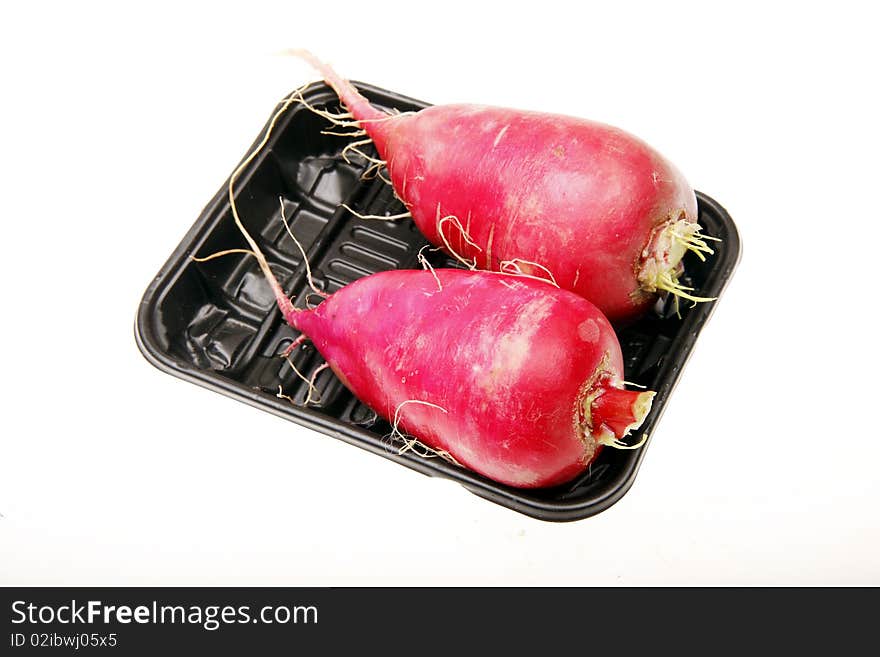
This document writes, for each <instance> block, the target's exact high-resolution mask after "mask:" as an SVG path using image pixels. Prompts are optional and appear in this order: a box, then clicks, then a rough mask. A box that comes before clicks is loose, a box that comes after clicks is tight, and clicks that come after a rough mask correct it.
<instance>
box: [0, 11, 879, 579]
mask: <svg viewBox="0 0 880 657" xmlns="http://www.w3.org/2000/svg"><path fill="white" fill-rule="evenodd" d="M580 4H581V3H573V2H564V3H563V2H549V1H546V0H545V1H543V2H527V3H521V4H520V3H510V2H506V3H497V4H490V3H485V4H484V3H476V2H463V3H458V2H450V1H444V2H436V3H433V4H432V5H427V4H424V3H417V2H406V3H402V2H401V3H396V2H391V1H389V0H382V1H381V2H373V3H371V2H363V1H361V2H356V3H355V2H352V3H345V2H341V1H340V0H335V1H334V2H297V1H295V0H286V1H285V2H279V3H261V2H240V1H239V2H233V3H223V4H218V3H206V4H205V5H203V6H199V5H187V4H184V3H180V2H178V3H174V4H172V5H169V6H167V7H164V6H161V5H159V4H155V3H149V4H144V6H143V7H140V8H139V7H137V6H130V7H123V6H122V5H121V4H120V5H119V6H117V5H115V4H112V5H111V4H108V5H106V6H100V5H93V4H91V3H76V4H73V3H70V4H67V3H66V4H65V5H61V4H60V3H59V4H58V5H44V4H42V3H28V4H27V7H28V8H27V9H23V7H24V6H25V5H24V4H23V3H17V4H15V5H8V6H7V7H6V8H5V9H4V10H3V14H4V15H3V16H2V20H0V31H2V35H0V49H2V50H0V55H2V70H3V76H2V92H3V100H2V101H0V117H2V120H0V135H2V143H0V189H2V198H0V213H2V235H3V240H2V241H3V249H2V258H0V263H2V264H0V266H2V281H3V288H2V297H0V298H2V310H0V312H2V315H3V320H2V323H0V330H2V343H0V344H2V347H3V352H2V360H0V363H2V365H0V373H2V387H3V402H2V415H0V422H2V437H0V513H2V518H0V583H4V584H83V585H103V584H257V585H343V584H349V585H362V584H380V585H385V584H441V585H445V584H480V585H483V584H503V585H506V584H564V585H575V584H576V585H599V584H603V585H655V584H673V585H708V584H734V585H740V584H742V585H754V584H774V585H775V584H779V585H782V584H795V585H800V584H855V585H857V584H874V585H877V584H880V556H878V555H880V518H878V516H880V513H878V505H880V484H878V475H877V463H878V462H880V436H878V430H877V425H876V423H875V421H874V418H875V417H876V407H877V401H876V396H877V395H876V390H877V384H876V377H877V375H878V367H877V366H878V358H877V353H876V345H877V323H876V321H874V317H875V316H876V313H875V312H874V308H875V306H876V301H877V281H878V276H877V266H876V264H875V258H876V253H877V245H878V237H880V233H878V227H877V226H878V219H880V216H878V201H877V199H878V191H877V190H878V180H877V177H878V171H880V168H878V160H877V154H878V151H880V139H878V127H877V121H878V116H880V104H878V102H877V98H876V95H875V94H876V89H877V63H878V61H880V51H878V47H877V45H876V29H875V28H876V23H875V22H874V21H872V20H870V18H869V15H868V14H867V13H866V11H863V10H861V9H859V8H858V7H859V6H860V5H859V3H851V4H850V3H846V2H835V3H816V4H815V5H813V4H812V3H791V4H790V5H788V4H783V3H775V4H774V3H768V2H761V3H755V4H748V3H735V4H731V6H730V7H729V8H728V9H718V8H715V7H714V3H712V4H711V6H712V7H713V8H709V7H710V3H692V4H683V3H678V2H662V3H644V4H641V3H639V4H636V3H627V2H614V3H609V2H602V3H598V4H596V5H588V4H584V6H583V7H579V5H580ZM13 6H14V7H15V8H10V7H13ZM25 12H26V13H25ZM299 46H304V47H309V48H311V49H312V50H314V51H315V52H316V53H318V54H319V55H320V56H321V57H323V58H324V59H326V60H328V61H330V62H331V63H332V64H333V65H335V66H336V68H337V69H338V70H339V71H340V72H341V73H342V74H343V75H346V76H348V77H351V78H354V79H359V80H362V81H367V82H371V83H374V84H376V85H378V86H381V87H385V88H387V89H391V90H394V91H398V92H401V93H404V94H406V95H410V96H413V97H416V98H421V99H424V100H426V101H430V102H434V103H443V102H453V101H470V102H481V103H490V104H497V105H508V106H516V107H521V108H530V109H542V110H549V111H556V112H564V113H568V114H574V115H579V116H584V117H589V118H594V119H599V120H603V121H606V122H609V123H613V124H616V125H619V126H621V127H624V128H626V129H628V130H629V131H631V132H634V133H635V134H637V135H639V136H641V137H643V138H644V139H646V140H647V141H648V142H649V143H651V144H653V145H654V146H655V147H656V148H658V149H659V150H660V151H661V152H663V153H664V154H665V155H667V157H669V158H670V159H671V160H672V161H674V162H676V163H677V164H678V166H679V167H680V168H681V169H682V170H683V171H684V172H685V173H686V175H687V176H688V177H689V179H690V180H691V182H692V183H693V185H694V186H695V187H696V188H697V189H700V190H702V191H704V192H706V193H708V194H709V195H711V196H713V197H715V198H716V199H717V200H719V201H720V202H721V203H722V204H723V205H725V206H726V207H727V209H728V210H729V211H730V213H731V215H732V216H733V218H734V220H735V222H736V223H737V225H738V227H739V229H740V231H741V234H742V238H743V242H744V255H743V259H742V262H741V264H740V267H739V269H738V271H737V272H736V274H735V275H734V277H733V279H732V282H731V285H730V287H729V288H728V290H727V292H726V293H725V294H724V296H723V297H722V299H721V301H720V302H719V304H718V307H717V310H716V312H715V315H714V316H713V318H712V321H711V322H710V323H709V325H708V326H707V327H706V329H705V330H704V332H703V333H702V334H701V336H700V339H699V342H698V344H697V347H696V350H695V351H694V353H693V356H692V358H691V361H690V363H689V364H688V366H687V368H686V370H685V372H684V375H683V377H682V379H681V382H680V384H679V385H678V387H677V389H676V390H675V392H674V394H673V396H672V398H671V400H670V402H669V404H668V406H667V410H666V412H665V415H664V417H663V419H662V421H661V422H660V425H659V426H658V428H657V431H656V433H655V434H654V437H653V440H652V443H651V446H650V449H649V451H648V453H647V454H646V458H645V460H644V464H643V467H642V469H641V471H640V473H639V475H638V478H637V480H636V483H635V485H634V487H633V488H632V489H631V490H630V492H629V493H628V494H627V495H626V496H625V497H624V498H623V499H622V500H621V501H620V502H619V503H618V504H616V505H615V506H613V507H612V508H610V509H609V510H607V511H605V512H603V513H601V514H599V515H598V516H595V517H593V518H590V519H586V520H582V521H578V522H575V523H569V524H552V523H544V522H540V521H537V520H532V519H529V518H527V517H525V516H522V515H519V514H517V513H515V512H512V511H510V510H507V509H505V508H502V507H500V506H496V505H494V504H491V503H489V502H486V501H483V500H481V499H479V498H477V497H475V496H474V495H471V494H470V493H468V492H466V491H465V490H464V489H463V488H460V487H459V486H457V485H456V484H453V483H450V482H445V481H442V480H437V479H431V478H428V477H424V476H422V475H419V474H417V473H414V472H411V471H409V470H408V469H406V468H403V467H401V466H399V465H396V464H394V463H392V462H390V461H387V460H385V459H382V458H379V457H377V456H375V455H372V454H369V453H367V452H364V451H362V450H359V449H357V448H355V447H352V446H350V445H347V444H344V443H341V442H337V441H334V440H332V439H330V438H328V437H325V436H324V435H322V434H319V433H316V432H313V431H310V430H306V429H303V428H301V427H299V426H297V425H294V424H292V423H289V422H286V421H284V420H281V419H278V418H276V417H274V416H271V415H269V414H267V413H264V412H261V411H259V410H256V409H254V408H251V407H248V406H246V405H244V404H240V403H237V402H235V401H232V400H230V399H227V398H225V397H223V396H221V395H218V394H217V393H214V392H211V391H208V390H205V389H202V388H199V387H197V386H195V385H192V384H190V383H186V382H183V381H180V380H178V379H175V378H173V377H171V376H169V375H168V374H165V373H163V372H160V371H159V370H157V369H155V368H153V367H152V366H151V365H149V364H148V363H147V361H146V360H144V358H143V357H142V356H141V354H140V353H139V352H138V350H137V348H136V346H135V342H134V338H133V330H132V327H133V321H134V316H135V311H136V309H137V305H138V301H139V299H140V297H141V294H142V293H143V291H144V289H145V288H146V286H147V284H148V282H149V281H150V280H151V278H152V277H153V276H154V275H155V273H156V271H158V269H159V267H160V266H161V265H162V263H163V262H164V261H165V259H166V257H167V256H168V255H169V254H170V252H171V250H172V249H173V248H174V247H175V246H176V245H177V243H178V242H179V241H180V239H181V237H182V236H183V235H184V233H185V232H186V231H187V229H188V228H189V227H190V226H191V225H192V223H193V222H194V221H195V219H196V218H197V216H198V214H199V212H200V210H201V209H202V206H203V205H204V204H205V203H206V202H207V201H208V199H210V198H211V196H212V195H213V194H214V193H215V192H216V191H217V189H218V188H219V187H220V185H221V184H222V183H223V181H224V179H225V178H226V176H227V175H228V174H229V173H230V171H231V170H232V168H233V166H234V165H235V164H236V163H237V162H238V160H239V159H240V157H241V156H242V155H243V154H244V151H245V149H246V148H247V147H248V146H249V145H250V144H251V142H252V140H253V138H254V137H255V136H256V134H257V132H258V131H259V130H260V128H261V127H262V126H263V124H264V122H265V120H266V118H267V117H268V115H269V113H270V112H271V110H272V108H273V107H274V105H275V103H276V101H277V100H278V99H280V98H281V97H282V96H283V95H284V94H285V93H287V92H288V91H290V90H291V89H293V88H295V87H297V86H299V85H300V84H302V83H304V82H307V81H310V80H313V79H315V78H316V76H315V75H314V74H313V73H312V72H311V71H310V70H309V69H308V68H307V67H306V66H305V65H304V64H302V63H300V62H298V61H296V60H292V59H288V58H281V57H276V56H273V54H272V53H273V52H275V51H277V50H279V49H282V48H287V47H299Z"/></svg>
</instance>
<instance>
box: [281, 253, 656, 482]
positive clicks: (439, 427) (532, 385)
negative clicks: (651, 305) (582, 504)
mask: <svg viewBox="0 0 880 657" xmlns="http://www.w3.org/2000/svg"><path fill="white" fill-rule="evenodd" d="M435 275H436V278H435ZM287 303H288V304H289V302H287ZM282 304H283V305H287V304H284V302H282ZM284 317H285V319H286V320H287V322H288V323H289V324H290V325H291V326H292V327H294V328H296V329H297V330H299V331H301V332H303V333H304V334H305V335H307V336H309V338H310V339H311V341H312V343H313V344H314V345H315V347H316V348H317V350H318V351H319V352H320V353H321V355H322V356H323V357H324V358H325V359H326V361H327V363H328V364H329V365H330V368H331V369H332V370H333V372H335V373H336V375H337V376H338V377H339V379H340V380H341V381H342V382H343V383H344V384H345V386H346V387H348V388H349V389H350V390H351V391H352V392H353V393H354V394H355V396H357V397H358V398H359V399H360V400H361V401H363V402H364V403H366V404H367V405H368V406H370V407H371V408H372V409H373V410H375V411H376V412H377V413H379V414H380V415H382V416H383V417H385V418H387V419H389V420H392V421H394V422H395V425H397V426H399V427H400V428H401V429H402V430H404V431H406V432H407V433H409V434H411V435H413V436H415V437H417V438H418V439H419V441H420V442H422V443H424V444H426V445H428V446H429V447H431V448H432V449H434V450H437V451H443V452H448V453H449V454H451V455H452V456H453V457H454V458H455V460H456V461H458V462H459V463H461V464H462V465H464V466H466V467H468V468H470V469H472V470H474V471H476V472H479V473H481V474H483V475H485V476H487V477H489V478H491V479H494V480H495V481H499V482H502V483H505V484H509V485H511V486H518V487H539V486H552V485H555V484H560V483H563V482H565V481H568V480H569V479H571V478H573V477H574V476H576V475H578V474H579V473H581V472H583V471H584V470H585V469H586V467H587V466H588V465H589V463H590V462H592V461H593V459H594V458H595V456H596V454H597V453H598V452H599V449H600V448H601V446H602V445H603V444H617V439H618V438H620V437H623V436H625V435H626V434H627V433H629V431H630V430H632V429H633V428H635V427H637V426H638V425H640V424H641V422H642V420H643V419H644V417H645V415H646V414H647V412H648V410H649V409H650V406H651V398H652V397H653V394H654V393H652V392H632V391H627V390H623V389H622V388H623V384H622V381H621V377H622V373H623V363H622V358H621V353H620V346H619V344H618V341H617V338H616V336H615V334H614V331H613V330H612V328H611V325H610V324H609V323H608V321H607V320H606V319H605V318H604V317H603V316H602V314H601V313H600V312H599V311H598V309H596V307H595V306H593V305H592V304H591V303H589V302H588V301H586V300H585V299H583V298H582V297H579V296H577V295H575V294H573V293H571V292H568V291H565V290H557V289H556V288H554V287H552V286H550V285H547V284H546V283H544V282H541V281H533V280H528V279H523V278H519V277H515V276H508V275H504V274H501V275H499V274H491V273H488V272H471V271H462V270H454V269H438V270H436V271H435V272H429V271H411V270H397V271H388V272H382V273H379V274H374V275H372V276H368V277H366V278H362V279H360V280H357V281H355V282H354V283H351V284H349V285H347V286H346V287H344V288H342V289H341V290H339V291H338V292H336V293H335V294H333V295H332V296H330V297H329V298H327V299H326V300H325V301H323V302H322V303H321V304H320V305H319V306H317V307H316V308H315V309H313V310H295V309H292V308H289V307H287V308H286V310H285V313H284ZM412 402H418V403H412Z"/></svg>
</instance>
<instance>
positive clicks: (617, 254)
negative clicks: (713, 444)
mask: <svg viewBox="0 0 880 657" xmlns="http://www.w3.org/2000/svg"><path fill="white" fill-rule="evenodd" d="M291 52H293V53H294V54H297V55H298V56H300V57H303V58H305V59H306V60H307V61H309V62H310V63H311V64H312V65H313V66H314V67H315V68H317V70H318V71H319V72H320V73H321V75H322V76H323V77H324V79H325V81H326V82H327V83H328V84H329V85H330V86H331V87H332V88H333V89H334V91H335V92H336V93H337V94H338V96H339V98H340V100H341V101H342V103H343V104H344V105H345V106H346V107H347V108H348V110H349V111H350V113H351V115H352V116H353V117H354V120H355V123H356V124H357V125H359V126H360V127H361V128H362V129H363V130H364V131H365V132H366V134H367V135H369V137H370V138H371V139H372V141H373V143H374V144H375V146H376V149H377V151H378V152H379V155H380V157H381V158H382V159H383V160H384V161H386V162H387V167H388V172H389V174H390V178H391V182H392V184H393V186H394V189H395V192H396V193H397V195H398V197H399V198H400V199H401V201H402V202H403V203H404V205H405V206H406V208H407V209H408V210H409V212H410V213H411V215H412V218H413V220H414V221H415V223H416V225H417V226H418V227H419V229H420V230H421V231H422V233H424V235H425V236H426V237H427V238H428V240H430V241H431V242H432V243H433V244H435V245H437V246H441V247H443V248H444V249H445V250H446V251H448V252H450V253H451V254H453V255H454V256H455V257H457V258H458V259H459V260H461V261H462V262H467V263H472V265H473V266H474V267H477V268H480V269H487V270H492V271H504V265H505V263H509V262H511V261H516V262H519V263H521V264H520V265H519V270H520V271H521V272H522V273H524V274H530V275H534V276H536V277H543V278H550V277H552V279H553V280H554V281H555V282H556V283H557V284H558V285H559V286H560V287H562V288H564V289H568V290H571V291H573V292H575V293H577V294H579V295H581V296H583V297H585V298H587V299H589V300H590V301H591V302H593V303H594V304H595V305H596V306H598V307H599V309H600V310H602V312H603V313H605V315H606V316H607V317H608V318H609V319H611V320H612V321H625V320H629V319H632V318H635V317H637V316H639V315H640V314H642V313H643V312H644V311H645V310H646V309H647V308H648V307H649V306H651V305H652V304H653V302H654V301H655V300H656V298H657V295H658V294H659V293H663V292H671V293H672V294H675V295H677V296H680V297H683V298H686V299H690V300H692V301H694V302H697V301H708V300H709V299H706V298H703V297H699V296H696V295H695V294H694V292H693V290H691V289H690V288H687V287H685V286H684V285H682V284H681V283H680V282H679V280H678V278H679V275H680V273H681V269H680V262H681V260H682V257H683V256H684V254H685V253H686V252H687V251H693V252H695V253H696V254H697V256H698V257H700V258H705V254H710V253H712V249H711V248H709V246H708V245H707V243H706V239H712V238H708V237H707V236H704V235H701V234H700V227H699V224H698V223H697V202H696V196H695V194H694V191H693V189H692V188H691V186H690V185H689V184H688V182H687V181H686V180H685V178H684V176H683V175H682V174H681V173H680V172H679V171H678V169H676V168H675V167H674V166H673V165H672V164H671V163H670V162H668V161H667V160H666V159H664V158H663V157H662V156H661V155H660V154H659V153H657V152H656V151H655V150H653V149H652V148H650V147H649V146H648V145H647V144H645V143H644V142H643V141H641V140H639V139H638V138H636V137H634V136H632V135H630V134H628V133H626V132H624V131H623V130H620V129H618V128H614V127H612V126H608V125H604V124H601V123H596V122H593V121H588V120H585V119H579V118H573V117H568V116H561V115H555V114H546V113H540V112H527V111H520V110H513V109H504V108H497V107H488V106H483V105H436V106H432V107H428V108H426V109H423V110H421V111H419V112H416V113H408V114H402V115H398V116H394V115H388V114H385V113H384V112H383V111H381V110H379V109H377V108H375V107H373V106H372V105H370V103H369V101H368V100H367V99H366V98H364V96H363V95H361V94H360V92H358V91H357V89H356V88H355V87H354V86H353V85H352V84H351V83H350V82H348V81H347V80H345V79H343V78H341V77H340V76H339V75H338V74H337V73H336V72H335V71H333V70H332V69H331V68H330V67H329V66H327V65H326V64H325V63H323V62H321V61H319V60H318V59H317V58H316V57H314V55H312V54H311V53H308V52H304V51H291ZM447 216H454V217H457V218H458V220H459V221H460V224H461V226H460V228H461V229H460V230H457V229H455V228H453V227H452V226H451V225H450V224H448V223H447V225H446V226H445V227H444V226H441V225H439V220H440V218H441V217H447ZM548 273H549V275H550V276H548Z"/></svg>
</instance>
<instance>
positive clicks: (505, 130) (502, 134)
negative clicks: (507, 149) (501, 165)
mask: <svg viewBox="0 0 880 657" xmlns="http://www.w3.org/2000/svg"><path fill="white" fill-rule="evenodd" d="M509 127H510V124H509V123H508V124H507V125H506V126H504V127H503V128H501V130H500V131H499V132H498V135H497V136H496V137H495V141H494V142H492V148H495V147H496V146H498V142H500V141H501V138H502V137H503V136H504V133H505V132H507V129H508V128H509Z"/></svg>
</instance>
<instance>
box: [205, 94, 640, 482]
mask: <svg viewBox="0 0 880 657" xmlns="http://www.w3.org/2000/svg"><path fill="white" fill-rule="evenodd" d="M290 102H291V100H290V99H289V100H288V103H285V105H284V106H283V107H282V108H281V109H280V110H279V111H278V112H277V113H276V114H275V116H274V117H273V119H272V121H271V122H270V125H269V129H268V130H267V131H266V134H265V136H264V137H263V141H262V142H261V143H260V145H258V146H257V148H256V149H255V150H254V151H253V152H252V153H251V155H250V156H249V157H247V158H246V159H245V160H244V161H243V162H242V163H241V164H240V165H239V167H238V169H236V171H235V172H234V173H233V175H232V176H231V177H230V179H229V200H230V205H231V209H232V214H233V218H234V219H235V222H236V225H237V226H238V228H239V230H241V232H242V235H243V236H244V238H245V239H246V240H247V243H248V245H249V246H250V251H248V252H249V253H251V255H253V256H254V257H255V258H256V259H257V262H258V264H259V266H260V269H261V270H262V272H263V274H264V275H265V277H266V279H267V280H268V282H269V285H270V286H271V288H272V290H273V293H274V295H275V298H276V301H277V304H278V307H279V309H280V310H281V312H282V314H283V316H284V319H285V320H286V321H287V322H288V323H289V324H290V325H291V326H292V327H293V328H295V329H297V330H298V331H300V332H301V333H302V334H303V335H302V336H301V337H300V338H299V339H298V340H297V341H296V342H295V343H294V345H295V344H297V343H298V342H300V341H301V340H304V339H305V338H306V337H307V338H309V339H310V340H311V341H312V342H313V344H314V345H315V347H316V348H317V349H318V351H319V352H320V353H321V355H322V356H323V357H324V358H325V359H326V361H327V364H328V365H329V366H330V368H331V369H332V370H333V372H334V373H335V374H336V375H337V376H338V377H339V379H340V380H341V381H342V382H343V384H345V385H346V386H347V387H348V388H349V390H351V391H352V392H353V393H354V394H355V396H357V397H358V398H359V399H360V400H361V401H363V402H365V403H366V404H367V405H368V406H370V407H371V408H372V409H373V410H374V411H376V412H377V413H379V414H380V415H382V416H383V417H385V418H386V419H388V420H391V421H393V422H394V426H395V429H402V430H404V431H406V432H407V433H409V434H411V435H412V436H414V437H415V438H416V439H418V440H419V441H420V442H421V443H423V444H424V445H427V446H428V447H430V448H431V449H433V450H435V451H437V452H440V453H447V454H449V455H451V456H452V457H453V458H454V459H455V460H456V461H457V462H458V463H460V464H462V465H464V466H466V467H468V468H470V469H472V470H474V471H475V472H478V473H480V474H483V475H485V476H487V477H489V478H491V479H494V480H495V481H498V482H501V483H505V484H509V485H511V486H517V487H530V488H533V487H543V486H553V485H556V484H561V483H564V482H565V481H568V480H570V479H572V478H573V477H575V476H576V475H578V474H579V473H581V472H583V471H584V470H585V469H586V468H587V467H588V466H589V464H590V463H591V462H592V461H593V460H594V459H595V457H596V455H597V454H598V453H599V451H600V449H601V448H602V446H603V445H610V446H614V447H618V448H625V449H626V448H633V447H637V446H638V445H635V446H627V445H625V444H623V443H621V442H620V440H619V439H620V438H623V437H624V436H626V435H627V434H628V433H630V432H631V431H632V430H634V429H636V428H637V427H639V426H640V425H641V423H642V421H643V420H644V418H645V416H646V415H647V413H648V411H649V410H650V407H651V400H652V399H653V396H654V393H653V392H633V391H628V390H624V389H623V381H622V376H623V362H622V356H621V352H620V345H619V343H618V341H617V337H616V335H615V333H614V331H613V329H612V328H611V325H610V323H609V322H608V320H607V319H606V318H605V317H604V316H603V315H602V313H601V312H600V311H599V310H598V309H597V308H596V307H595V306H594V305H593V304H591V303H590V302H589V301H587V300H586V299H584V298H582V297H579V296H577V295H576V294H573V293H571V292H568V291H566V290H560V289H557V288H555V287H553V286H551V285H548V284H547V283H545V282H544V281H535V280H531V279H528V278H523V277H521V276H512V275H507V274H496V273H491V272H483V271H462V270H444V269H439V270H433V269H432V270H430V271H412V270H395V271H387V272H381V273H378V274H373V275H371V276H367V277H365V278H362V279H360V280H357V281H355V282H354V283H351V284H349V285H347V286H345V287H343V288H342V289H340V290H338V291H337V292H335V293H334V294H332V295H330V296H327V295H323V296H325V297H326V298H325V299H324V301H323V302H322V303H321V304H320V305H318V306H317V307H315V308H313V309H297V308H294V306H293V304H292V303H291V301H290V299H289V298H288V297H287V296H286V295H285V293H284V291H283V290H282V288H281V285H280V284H279V283H278V281H277V279H276V278H275V276H274V274H273V273H272V271H271V269H270V268H269V264H268V262H267V261H266V258H265V256H264V255H263V253H262V251H261V250H260V248H259V245H258V244H257V243H256V241H255V240H254V239H253V238H252V237H251V235H250V234H249V233H248V231H247V230H246V229H245V227H244V225H243V224H242V222H241V219H240V217H239V215H238V210H237V208H236V205H235V197H234V193H233V190H234V184H235V180H236V179H237V177H238V175H239V174H240V172H241V171H242V170H243V169H244V168H245V167H246V166H247V165H248V164H249V163H250V162H251V160H252V159H253V158H254V157H255V155H256V153H257V152H258V151H259V150H260V149H261V148H262V147H263V145H264V144H265V143H266V142H267V140H268V139H269V134H270V133H271V130H272V127H273V126H274V123H275V121H276V120H277V118H278V117H279V116H280V115H281V114H282V113H283V112H284V111H285V109H286V107H287V105H288V104H289V103H290ZM282 219H284V215H283V214H282ZM285 225H286V221H285ZM291 237H292V238H293V234H292V233H291ZM293 239H294V242H296V239H295V238H293ZM296 244H297V245H298V244H299V243H298V242H296ZM230 251H241V249H231V250H230ZM228 252H229V251H226V252H221V253H228ZM221 253H218V254H215V256H217V255H221ZM211 257H213V256H211ZM303 257H305V253H303ZM306 262H307V261H306ZM307 276H308V279H309V282H310V283H311V273H310V272H309V271H308V269H307ZM292 346H293V345H292Z"/></svg>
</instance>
